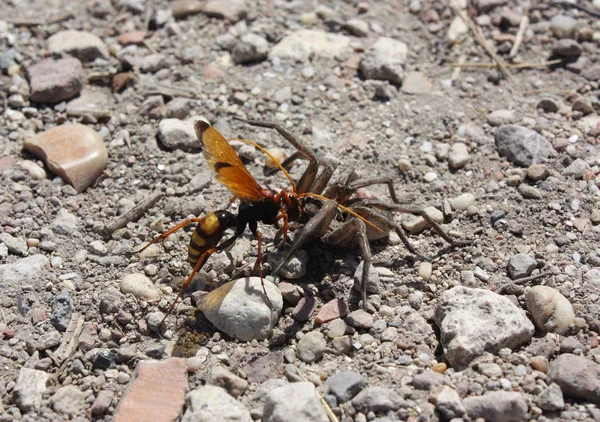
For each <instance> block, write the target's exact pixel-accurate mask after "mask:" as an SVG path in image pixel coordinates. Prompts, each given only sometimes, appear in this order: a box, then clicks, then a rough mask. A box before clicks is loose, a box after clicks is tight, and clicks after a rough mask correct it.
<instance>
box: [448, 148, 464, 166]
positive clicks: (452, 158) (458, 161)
mask: <svg viewBox="0 0 600 422" xmlns="http://www.w3.org/2000/svg"><path fill="white" fill-rule="evenodd" d="M468 162H469V150H468V148H467V145H465V144H463V143H462V142H456V143H455V144H452V146H451V147H450V151H449V152H448V165H449V166H450V168H451V169H459V168H463V167H464V166H466V165H467V163H468Z"/></svg>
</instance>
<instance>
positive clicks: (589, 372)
mask: <svg viewBox="0 0 600 422" xmlns="http://www.w3.org/2000/svg"><path fill="white" fill-rule="evenodd" d="M548 377H549V378H550V379H551V380H552V381H554V382H555V383H556V384H558V386H559V387H560V389H561V391H562V392H563V394H564V395H565V396H567V397H571V398H574V399H583V400H588V401H591V402H593V403H596V404H600V365H598V364H596V363H594V362H592V361H591V360H589V359H587V358H585V357H583V356H577V355H572V354H569V353H566V354H562V355H560V356H558V357H557V358H556V359H555V360H554V361H553V362H551V363H550V370H549V371H548Z"/></svg>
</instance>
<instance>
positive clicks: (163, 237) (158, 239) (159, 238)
mask: <svg viewBox="0 0 600 422" xmlns="http://www.w3.org/2000/svg"><path fill="white" fill-rule="evenodd" d="M201 221H203V219H202V218H190V219H189V220H185V221H183V222H181V223H179V224H178V225H176V226H175V227H173V228H172V229H170V230H168V231H166V232H164V233H162V234H161V235H160V236H157V237H155V238H154V239H152V240H151V241H150V243H148V244H147V245H146V246H144V247H143V248H142V249H140V252H142V251H144V250H145V249H146V248H147V247H148V246H150V245H153V244H154V243H157V242H161V243H163V244H164V243H165V240H166V239H167V237H169V236H170V235H172V234H173V233H175V232H176V231H177V230H180V229H182V228H184V227H185V226H187V225H188V224H191V223H200V222H201Z"/></svg>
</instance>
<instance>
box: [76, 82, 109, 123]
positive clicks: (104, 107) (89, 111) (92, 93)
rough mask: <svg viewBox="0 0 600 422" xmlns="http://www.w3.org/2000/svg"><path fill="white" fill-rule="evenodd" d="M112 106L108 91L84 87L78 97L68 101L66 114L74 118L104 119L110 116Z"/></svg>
mask: <svg viewBox="0 0 600 422" xmlns="http://www.w3.org/2000/svg"><path fill="white" fill-rule="evenodd" d="M114 104H115V100H114V98H113V96H112V94H111V93H110V91H109V90H107V89H103V88H98V87H86V88H84V89H83V90H82V91H81V94H80V95H79V97H77V98H75V99H73V100H71V101H69V104H67V114H68V115H69V116H75V117H82V116H93V117H95V118H97V119H106V118H109V117H110V116H111V112H110V110H111V109H112V108H113V107H114Z"/></svg>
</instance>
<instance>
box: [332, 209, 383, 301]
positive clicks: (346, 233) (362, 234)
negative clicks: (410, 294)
mask: <svg viewBox="0 0 600 422" xmlns="http://www.w3.org/2000/svg"><path fill="white" fill-rule="evenodd" d="M323 241H324V242H325V243H329V244H333V245H340V246H351V245H356V243H357V242H358V246H359V248H360V256H361V258H362V260H363V270H362V275H361V280H360V282H361V286H360V287H361V292H362V301H363V309H364V310H365V311H366V310H367V308H368V303H369V302H368V298H367V287H368V282H369V270H370V267H371V263H372V261H373V255H372V254H371V247H370V246H369V239H368V238H367V227H366V226H365V222H364V221H362V220H360V219H358V218H352V219H350V220H348V221H346V222H345V223H344V224H342V225H341V226H340V227H338V228H337V229H335V230H334V231H332V232H330V233H327V234H325V236H324V237H323Z"/></svg>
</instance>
